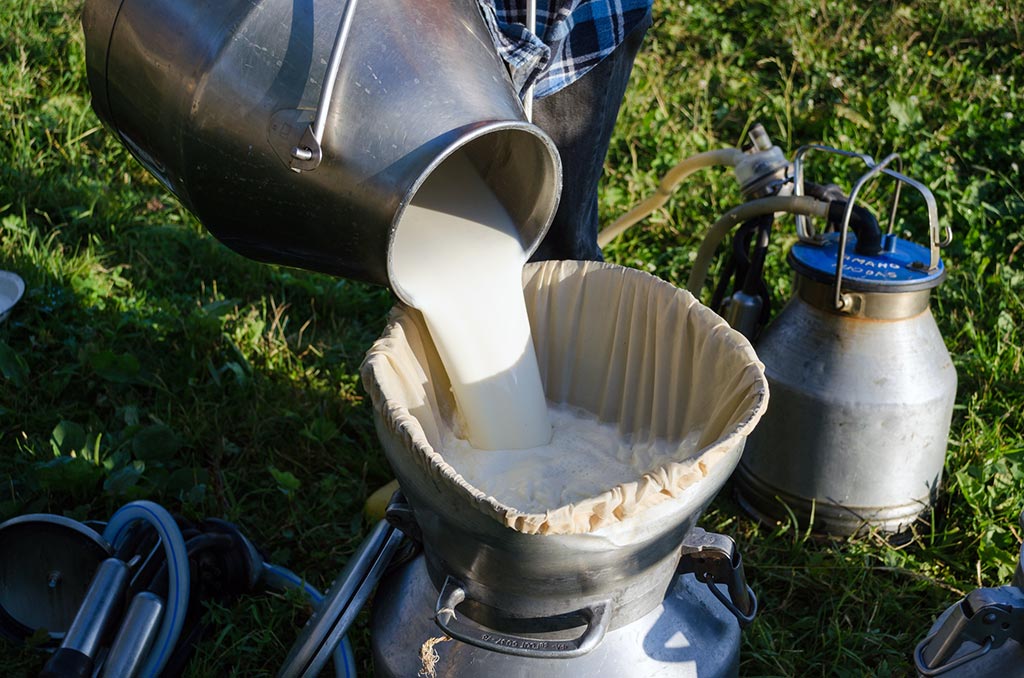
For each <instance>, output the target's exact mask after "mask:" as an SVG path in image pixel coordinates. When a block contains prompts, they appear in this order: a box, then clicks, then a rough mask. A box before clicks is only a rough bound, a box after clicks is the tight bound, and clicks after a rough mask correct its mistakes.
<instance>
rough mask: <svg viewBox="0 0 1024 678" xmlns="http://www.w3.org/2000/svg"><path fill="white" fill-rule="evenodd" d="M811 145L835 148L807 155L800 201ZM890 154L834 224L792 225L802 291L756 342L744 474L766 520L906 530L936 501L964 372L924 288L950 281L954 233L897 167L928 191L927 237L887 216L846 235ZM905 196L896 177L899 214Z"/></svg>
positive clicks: (835, 529)
mask: <svg viewBox="0 0 1024 678" xmlns="http://www.w3.org/2000/svg"><path fill="white" fill-rule="evenodd" d="M811 148H819V149H820V150H828V151H834V149H828V148H825V147H807V148H805V149H801V152H798V154H797V157H796V160H795V174H796V177H797V181H796V193H797V195H800V188H801V186H800V185H801V182H802V167H801V162H802V155H803V153H805V152H806V151H807V150H810V149H811ZM843 154H846V153H845V152H843ZM851 155H852V154H851ZM861 157H865V156H861ZM894 157H895V156H890V157H889V158H887V159H886V160H884V161H882V162H880V163H878V164H877V165H875V164H874V163H870V165H871V169H870V170H869V171H868V172H867V173H866V174H864V175H863V176H862V177H861V178H860V179H859V180H858V181H857V183H856V184H855V186H854V188H853V190H852V192H851V195H850V198H849V200H848V202H846V203H845V208H844V209H845V212H844V214H843V219H842V227H841V228H840V229H839V230H838V231H837V232H833V233H815V232H813V229H811V227H810V226H809V224H808V222H807V221H806V219H803V218H801V219H798V221H797V227H798V234H799V235H800V241H799V242H798V243H797V244H795V245H794V246H793V248H792V249H791V251H790V253H789V256H788V262H789V265H790V266H791V267H792V269H793V271H794V289H793V296H792V298H791V299H790V301H789V302H788V304H787V305H786V306H785V308H784V309H783V310H782V312H781V313H780V314H779V316H778V317H777V318H776V319H775V320H774V321H772V323H771V324H770V325H769V326H768V327H767V329H766V330H765V332H764V333H763V334H762V335H761V337H760V340H759V342H758V343H757V345H756V348H757V354H758V357H759V358H760V359H761V360H762V361H763V362H764V365H765V374H766V376H767V379H768V383H769V386H770V389H771V393H772V401H771V405H770V407H769V408H768V411H767V413H766V414H765V416H764V418H763V419H762V420H761V423H760V425H759V426H758V427H757V428H756V429H755V430H754V432H753V433H752V434H751V436H750V438H749V440H748V443H747V447H746V450H745V452H744V455H743V458H742V459H741V461H740V465H739V468H738V471H737V494H738V498H739V500H740V502H741V504H742V505H743V506H744V508H746V509H747V510H748V511H749V512H751V513H752V514H754V515H755V516H757V517H758V518H761V519H767V520H772V521H773V520H775V519H779V518H783V517H785V516H786V515H788V514H789V512H790V511H791V512H792V514H793V515H794V516H795V517H796V518H797V520H798V521H799V522H801V523H804V524H807V523H811V522H813V524H814V526H815V528H816V529H819V530H821V531H824V532H827V533H830V534H836V535H848V534H853V533H855V532H858V531H860V530H862V529H865V528H877V529H880V530H882V531H885V532H898V531H900V530H902V529H904V528H905V527H907V526H908V525H909V524H910V523H911V522H912V521H913V520H914V519H915V518H916V517H917V516H918V515H920V514H921V513H922V512H923V511H925V510H926V509H928V508H929V507H930V506H931V505H932V503H933V501H934V499H935V496H936V492H937V490H938V488H939V484H940V481H941V478H942V468H943V462H944V459H945V452H946V438H947V436H948V434H949V427H950V421H951V418H952V411H953V401H954V398H955V396H956V384H957V377H956V371H955V369H954V367H953V363H952V361H951V359H950V356H949V352H948V351H947V350H946V346H945V344H944V343H943V340H942V336H941V335H940V334H939V330H938V327H937V326H936V324H935V319H934V318H933V316H932V313H931V310H930V308H929V295H930V294H931V290H932V289H933V288H935V287H937V286H938V285H939V284H941V283H942V281H943V280H944V279H945V277H946V269H945V267H944V265H943V263H942V261H941V260H940V258H939V248H940V246H945V244H948V240H949V239H950V236H949V232H948V230H947V232H946V235H945V238H942V236H940V230H939V226H938V217H937V209H936V205H935V199H934V197H933V196H932V194H931V192H930V191H928V189H927V188H925V187H924V186H922V185H920V184H918V183H917V182H915V181H913V180H910V179H908V178H906V177H904V176H903V175H901V174H897V173H895V172H892V173H891V175H892V176H893V177H896V178H898V179H900V181H903V182H907V183H911V184H912V185H914V186H915V187H916V188H918V189H919V190H920V191H921V192H922V194H923V195H924V197H925V203H926V205H927V209H928V215H929V222H930V229H929V239H930V242H929V245H928V246H927V247H925V246H922V245H918V244H915V243H913V242H909V241H907V240H904V239H902V238H900V237H897V236H896V235H895V234H894V233H893V221H892V220H890V226H889V230H888V232H882V230H881V229H879V228H878V227H877V222H875V225H874V228H873V229H872V228H866V229H864V230H859V233H860V239H859V241H858V237H857V236H856V235H854V234H853V233H851V232H850V230H851V229H850V226H851V219H853V220H855V221H856V219H857V217H856V216H855V214H856V209H855V208H856V201H857V194H858V193H859V191H860V190H861V188H862V187H863V186H864V185H865V183H866V182H867V181H869V180H870V179H872V178H873V177H875V176H877V175H879V174H882V173H889V171H888V170H886V169H885V165H886V164H888V162H890V161H891V160H892V159H893V158H894ZM898 196H899V192H898V184H897V191H896V193H895V197H894V213H895V201H898V199H899V197H898ZM862 214H863V213H862ZM871 219H872V220H873V217H872V218H871ZM944 240H945V241H946V242H944Z"/></svg>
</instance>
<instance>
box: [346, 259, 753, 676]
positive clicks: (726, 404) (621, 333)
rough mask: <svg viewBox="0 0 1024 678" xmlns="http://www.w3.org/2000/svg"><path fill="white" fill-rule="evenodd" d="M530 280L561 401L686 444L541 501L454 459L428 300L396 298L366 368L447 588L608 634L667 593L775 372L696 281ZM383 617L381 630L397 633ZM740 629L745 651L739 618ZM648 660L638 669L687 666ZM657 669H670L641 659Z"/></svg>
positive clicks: (541, 267) (605, 272) (586, 273)
mask: <svg viewBox="0 0 1024 678" xmlns="http://www.w3.org/2000/svg"><path fill="white" fill-rule="evenodd" d="M524 282H525V298H526V303H527V309H528V312H529V315H530V324H531V327H532V329H533V338H534V344H535V346H536V350H537V356H538V360H539V363H540V369H541V374H542V377H543V380H544V387H545V392H546V395H547V397H548V399H549V401H552V402H555V403H568V404H570V405H574V406H577V407H581V408H583V409H585V410H587V411H589V412H591V413H592V414H594V415H597V416H598V417H599V418H600V419H601V420H602V421H605V422H613V423H615V424H617V425H618V428H619V430H620V432H621V433H622V434H624V435H628V436H633V437H634V438H635V439H643V438H648V437H654V438H660V439H665V440H671V441H673V443H675V442H676V441H683V440H684V439H687V438H688V437H689V440H690V443H692V444H689V445H687V444H683V443H682V442H680V444H679V446H678V447H676V448H675V449H676V450H677V451H678V455H677V456H671V457H670V458H667V459H662V460H661V461H659V462H658V463H657V464H656V465H655V466H656V467H653V468H650V469H647V471H646V472H645V473H642V475H641V474H638V476H637V477H636V478H634V479H633V480H632V481H630V482H624V483H621V484H619V485H617V486H615V487H612V488H610V489H609V490H608V491H606V492H603V493H600V494H599V495H596V496H593V497H589V498H587V499H585V500H580V501H575V502H573V503H572V504H570V505H564V506H552V507H551V508H550V510H548V511H545V512H540V513H529V512H526V511H522V510H518V509H517V508H516V507H515V506H511V505H509V504H505V503H502V502H501V501H499V500H497V499H495V497H494V496H493V495H488V494H487V493H485V492H482V491H481V490H479V489H478V488H476V487H474V486H471V485H470V484H469V483H468V482H467V481H466V480H465V478H464V476H463V475H461V474H460V473H459V469H458V468H455V467H453V466H451V465H450V464H448V463H447V462H446V460H445V458H444V451H443V449H441V448H440V447H439V443H438V440H439V439H440V438H441V436H442V433H443V431H444V429H445V428H446V427H449V428H450V427H451V426H452V421H453V416H454V412H453V405H452V402H451V395H450V392H449V390H448V388H447V386H448V385H447V379H446V377H445V375H444V370H443V367H442V366H441V364H440V362H439V358H438V357H437V354H436V350H435V349H434V347H433V345H432V343H431V342H430V338H429V335H428V334H427V332H426V328H425V326H424V324H423V320H422V318H421V317H420V316H419V314H418V313H416V312H415V311H413V310H411V309H407V308H403V307H399V308H397V309H396V310H395V312H394V314H393V315H392V318H391V322H390V323H389V325H388V327H387V328H386V330H385V333H384V335H383V336H382V337H381V339H380V340H378V342H377V343H376V344H375V345H374V346H373V348H371V350H370V352H369V353H368V354H367V359H366V361H365V362H364V366H363V370H362V374H363V382H364V385H365V387H366V388H367V390H368V391H369V393H370V395H371V397H372V400H373V405H374V413H375V419H376V422H377V430H378V434H379V436H380V438H381V441H382V443H383V445H384V450H385V454H386V455H387V458H388V461H389V462H390V464H391V466H392V468H393V470H394V471H395V475H396V477H397V478H398V480H399V483H400V485H401V487H402V491H403V492H404V494H405V496H406V498H407V499H408V501H409V504H410V505H411V507H412V509H413V512H414V515H415V520H416V524H417V526H418V529H419V530H420V531H421V533H422V537H423V549H424V555H425V566H426V571H428V572H429V576H430V580H431V581H432V582H433V587H434V588H435V589H436V591H437V592H442V593H443V592H444V591H446V590H448V591H450V590H451V587H452V582H453V581H457V582H458V584H459V588H460V589H461V591H462V594H463V597H460V598H459V600H460V601H461V600H463V599H465V600H466V601H468V602H467V604H466V605H461V604H459V607H458V609H457V610H456V612H458V613H459V614H460V615H463V614H464V615H468V616H470V617H471V618H472V619H473V621H475V622H480V623H482V624H484V625H485V626H486V625H487V624H490V623H492V622H493V620H494V619H497V618H505V617H511V618H516V619H520V620H522V619H531V620H536V619H538V618H554V617H557V616H559V615H562V616H565V615H573V614H575V615H576V616H580V615H581V614H582V615H584V616H587V615H589V617H590V626H589V627H588V628H592V627H594V626H596V625H597V624H598V623H600V624H603V625H604V627H606V628H607V630H608V634H609V637H611V636H612V635H614V632H615V631H616V630H617V629H620V628H623V627H626V626H629V625H630V624H631V623H633V622H638V620H640V619H641V618H644V617H645V615H647V614H648V613H650V612H651V611H652V610H654V609H656V608H657V607H658V606H659V605H660V604H662V601H663V600H664V598H665V595H666V591H667V590H668V589H669V588H670V586H671V584H672V581H673V580H674V579H675V576H676V571H677V569H676V568H677V563H678V562H679V560H680V555H681V547H682V546H683V543H684V541H685V540H686V538H687V535H689V534H691V533H692V532H693V531H694V527H695V524H696V522H697V519H698V517H699V516H700V513H701V512H702V511H703V509H704V508H705V507H706V506H707V504H708V503H709V502H710V501H711V500H712V498H713V497H714V496H715V494H716V493H717V492H718V490H719V489H720V488H721V487H722V485H723V484H724V483H725V481H726V480H727V479H728V477H729V475H730V474H731V473H732V470H733V469H734V468H735V466H736V464H737V462H738V461H739V458H740V454H741V452H742V450H743V444H744V441H745V439H746V437H747V435H748V434H749V433H750V431H751V430H752V429H753V428H754V426H755V424H756V423H757V421H758V420H759V419H760V417H761V414H762V413H763V411H764V409H765V407H766V406H767V400H768V393H767V386H766V382H765V380H764V373H763V369H762V366H761V364H760V363H759V362H758V361H757V358H756V356H755V355H754V352H753V349H752V348H751V347H750V344H749V343H748V342H747V340H746V339H744V338H743V337H742V335H740V334H739V333H738V332H735V331H734V330H732V329H730V328H729V327H728V325H727V324H726V323H725V321H724V320H722V319H721V318H719V317H718V316H717V315H715V314H714V313H713V312H711V311H710V310H709V309H707V308H705V307H703V306H701V305H700V304H699V303H698V302H697V301H696V300H695V299H694V298H693V297H692V296H691V295H690V294H689V293H688V292H686V291H684V290H680V289H677V288H675V287H674V286H672V285H670V284H668V283H665V282H664V281H661V280H658V279H657V278H655V277H653V276H650V275H648V274H646V273H642V272H640V271H636V270H633V269H626V268H623V267H620V266H614V265H612V264H605V263H597V262H573V261H565V262H546V263H544V264H531V265H528V266H527V267H526V268H525V269H524ZM481 454H484V453H483V452H481ZM672 454H673V455H676V453H672ZM410 590H411V589H410ZM396 597H397V599H401V598H402V597H403V596H402V594H401V593H398V594H396ZM434 597H435V599H436V598H437V595H436V594H435V596H434ZM442 597H443V596H442ZM702 604H703V603H702ZM712 607H714V604H713V605H712ZM705 609H706V608H705ZM431 611H432V610H431ZM494 611H498V612H500V614H498V613H495V612H494ZM427 614H429V612H428V613H427ZM727 614H728V613H727ZM594 620H599V622H598V621H594ZM442 621H443V620H442ZM491 628H492V629H495V628H496V627H494V626H492V627H491ZM497 630H500V627H498V628H497V629H496V631H497ZM381 631H382V629H380V628H378V629H375V634H377V635H376V636H375V641H374V642H375V643H378V642H380V643H385V644H387V643H388V642H389V639H390V636H388V635H387V634H386V633H384V634H383V635H381V633H379V632H381ZM482 633H484V636H488V637H494V636H497V632H495V633H490V632H482ZM580 640H581V642H582V641H583V640H585V638H582V637H581V639H580ZM485 642H486V640H485ZM510 642H520V641H518V640H517V641H510ZM735 642H736V643H737V646H736V648H734V649H737V650H738V642H739V640H738V631H737V634H736V636H735ZM719 650H721V648H719ZM438 651H441V649H440V648H438ZM445 651H446V652H447V651H448V650H445ZM498 651H499V652H501V651H500V650H498ZM460 652H461V650H460ZM721 653H722V654H723V655H728V654H729V653H728V652H726V651H722V652H721ZM587 656H590V655H587ZM631 656H633V655H631ZM537 661H542V660H537ZM552 661H570V662H573V661H584V659H583V658H579V659H578V660H577V659H569V660H552ZM638 661H640V660H639V659H638ZM649 661H650V662H652V663H651V664H650V665H645V668H643V669H641V668H637V667H634V669H635V670H634V672H633V673H631V674H629V675H637V676H646V675H672V676H675V675H677V674H676V673H672V672H671V669H667V668H666V665H665V664H659V663H658V662H657V661H656V660H655V659H649ZM531 666H534V668H535V670H537V671H540V672H539V673H536V674H532V675H544V676H547V675H548V674H547V673H544V672H543V671H541V666H540V664H531ZM579 666H580V667H581V668H582V666H583V665H582V664H580V665H579ZM656 668H657V669H658V670H661V671H663V672H662V673H647V672H645V671H648V669H650V670H651V671H654V670H655V669H656ZM467 670H468V669H467ZM562 670H567V671H568V670H570V668H569V667H566V668H565V669H562ZM666 670H668V671H669V672H668V673H665V672H664V671H666ZM453 671H454V669H453ZM637 671H639V672H637ZM397 673H401V672H400V671H399V672H397ZM446 675H473V674H471V673H459V671H454V672H453V673H451V674H446ZM493 675H497V674H493ZM552 675H556V674H552ZM557 675H561V674H557ZM566 675H570V674H566ZM575 675H593V674H586V673H583V674H575ZM701 675H705V674H704V673H701ZM707 675H716V676H717V675H728V672H727V671H726V672H724V673H722V674H719V673H718V672H717V670H709V672H708V673H707Z"/></svg>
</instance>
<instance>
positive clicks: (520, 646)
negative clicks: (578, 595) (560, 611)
mask: <svg viewBox="0 0 1024 678" xmlns="http://www.w3.org/2000/svg"><path fill="white" fill-rule="evenodd" d="M466 600H468V597H467V595H466V589H465V588H464V587H463V586H462V584H460V583H459V582H458V581H456V580H455V579H453V578H452V577H451V576H449V577H447V578H446V579H445V582H444V587H443V588H442V590H441V595H440V596H438V598H437V609H436V610H435V611H434V621H435V622H436V623H437V625H438V626H439V627H440V628H441V630H442V631H444V632H445V633H446V634H448V635H449V636H451V637H452V638H455V639H456V640H461V641H462V642H464V643H468V644H470V645H473V646H475V647H479V648H482V649H484V650H490V651H492V652H500V653H502V654H510V655H514V656H517V657H533V658H535V659H569V658H571V657H579V656H580V655H584V654H586V653H588V652H590V651H591V650H593V649H594V648H595V647H597V645H598V644H599V643H600V642H601V640H603V639H604V635H605V633H607V631H608V624H609V622H610V620H611V613H610V609H611V604H610V602H609V601H603V602H600V603H594V604H592V605H588V606H587V607H583V608H580V609H579V610H576V611H574V612H570V613H568V614H564V615H558V616H557V618H559V619H562V618H567V617H574V616H575V617H579V618H581V619H583V620H585V621H586V624H587V628H586V630H584V631H583V633H582V634H580V635H579V637H577V638H573V639H569V640H544V639H540V638H526V637H523V636H515V635H511V634H507V633H499V632H497V631H494V630H492V629H488V628H486V627H481V626H474V625H471V624H467V623H465V622H463V621H460V620H458V619H457V618H456V615H455V609H456V608H457V607H458V606H459V605H460V604H461V603H463V602H465V601H466ZM550 619H555V617H550Z"/></svg>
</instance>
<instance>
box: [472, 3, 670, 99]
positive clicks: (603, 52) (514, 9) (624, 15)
mask: <svg viewBox="0 0 1024 678" xmlns="http://www.w3.org/2000/svg"><path fill="white" fill-rule="evenodd" d="M478 1H479V4H480V9H481V10H482V12H483V15H484V19H485V21H486V22H487V26H488V29H489V30H490V33H491V38H492V39H493V40H494V44H495V47H497V49H498V53H499V54H500V55H501V57H502V58H503V59H504V60H505V62H506V63H508V65H509V69H510V71H511V73H512V82H513V84H515V86H516V87H517V88H518V89H519V91H520V92H523V91H525V90H526V88H527V87H529V86H530V85H531V84H533V85H534V97H536V98H538V99H541V98H543V97H546V96H548V95H549V94H554V93H555V92H557V91H558V90H560V89H562V88H564V87H567V86H568V85H571V84H572V83H573V82H575V81H576V80H578V79H579V78H580V77H582V76H583V75H584V74H585V73H586V72H587V71H589V70H590V69H591V68H593V67H594V66H596V65H597V64H598V63H599V62H600V61H601V59H603V58H605V57H606V56H608V55H609V54H611V53H612V51H613V50H614V49H615V48H616V47H618V46H619V44H620V43H621V42H622V41H623V40H625V38H626V36H627V35H629V32H630V31H631V30H632V29H633V28H634V27H635V26H636V25H637V23H639V22H640V20H641V19H643V17H644V16H645V15H646V14H647V12H648V11H649V10H650V8H651V4H652V2H653V0H538V2H537V32H536V34H533V33H530V31H528V30H527V29H526V0H478Z"/></svg>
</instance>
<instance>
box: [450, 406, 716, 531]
mask: <svg viewBox="0 0 1024 678" xmlns="http://www.w3.org/2000/svg"><path fill="white" fill-rule="evenodd" d="M550 417H551V421H552V423H553V424H554V435H553V436H552V438H551V442H550V443H548V444H547V445H542V446H540V447H535V448H533V449H529V450H519V451H518V452H516V453H515V454H483V453H481V452H480V450H477V449H474V448H473V447H472V445H471V444H470V443H469V442H467V441H465V440H460V439H459V438H456V437H455V435H454V434H452V433H450V432H449V433H446V434H445V436H444V439H443V440H442V441H441V453H442V455H443V456H444V460H445V461H446V462H448V464H450V465H451V467H452V468H454V469H455V470H456V471H458V472H459V474H460V475H461V476H462V477H463V479H465V480H466V482H468V483H469V484H470V485H472V486H473V487H475V488H477V489H478V490H482V491H483V492H484V493H486V494H487V495H489V496H491V497H494V498H495V499H497V500H498V501H499V502H501V503H502V504H505V505H506V506H511V507H513V508H516V509H518V510H520V511H523V512H526V513H544V512H545V511H550V510H552V509H555V508H558V507H560V506H565V505H567V504H574V503H578V502H580V501H582V500H584V499H589V498H591V497H594V496H597V495H599V494H601V493H602V492H605V491H607V490H610V489H612V488H613V487H616V486H617V485H620V484H622V483H631V482H636V481H637V480H638V479H639V478H640V477H642V476H643V475H644V474H645V473H648V472H650V471H653V470H655V469H658V468H661V467H662V466H664V465H665V464H668V463H669V462H671V461H682V460H684V459H687V458H688V457H692V456H696V455H697V453H698V452H699V448H698V444H699V442H700V433H701V432H700V431H699V430H695V431H691V432H690V434H688V435H687V436H686V438H685V439H684V440H683V441H681V442H680V441H676V442H675V443H670V442H668V441H667V440H664V439H654V440H647V441H637V442H634V441H632V440H630V439H628V438H625V437H623V436H622V435H621V434H620V433H619V431H618V427H617V426H616V425H615V424H610V423H601V422H600V421H598V420H597V417H595V416H594V415H592V414H590V413H588V412H586V411H585V410H582V409H580V408H577V407H571V406H568V405H561V406H552V408H551V410H550Z"/></svg>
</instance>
